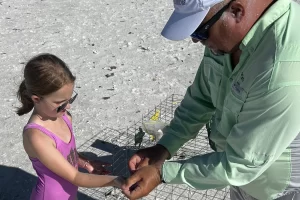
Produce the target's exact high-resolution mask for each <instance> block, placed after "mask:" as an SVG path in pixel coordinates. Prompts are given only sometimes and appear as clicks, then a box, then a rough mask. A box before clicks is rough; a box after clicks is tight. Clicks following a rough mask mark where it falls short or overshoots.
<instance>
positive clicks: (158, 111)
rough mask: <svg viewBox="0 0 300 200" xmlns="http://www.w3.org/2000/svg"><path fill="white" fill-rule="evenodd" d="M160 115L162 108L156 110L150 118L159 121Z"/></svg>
mask: <svg viewBox="0 0 300 200" xmlns="http://www.w3.org/2000/svg"><path fill="white" fill-rule="evenodd" d="M159 116H160V110H155V114H154V115H153V116H152V117H151V118H150V120H153V121H157V120H158V119H159Z"/></svg>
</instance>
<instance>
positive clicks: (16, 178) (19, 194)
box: [0, 165, 95, 200]
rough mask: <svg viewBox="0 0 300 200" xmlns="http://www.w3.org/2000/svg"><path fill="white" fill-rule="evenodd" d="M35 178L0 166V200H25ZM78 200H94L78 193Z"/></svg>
mask: <svg viewBox="0 0 300 200" xmlns="http://www.w3.org/2000/svg"><path fill="white" fill-rule="evenodd" d="M36 181H37V177H36V176H33V175H32V174H29V173H27V172H26V171H24V170H22V169H19V168H16V167H9V166H4V165H0V200H27V199H29V198H30V194H31V190H32V188H33V187H34V186H35V184H36ZM78 200H95V199H94V198H92V197H89V196H87V195H85V194H83V193H80V192H78Z"/></svg>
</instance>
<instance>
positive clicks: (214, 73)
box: [204, 57, 224, 107]
mask: <svg viewBox="0 0 300 200" xmlns="http://www.w3.org/2000/svg"><path fill="white" fill-rule="evenodd" d="M204 66H205V67H204V70H205V76H206V77H207V80H208V86H209V90H210V95H211V100H212V103H213V105H214V106H215V107H218V105H217V103H218V98H219V92H220V84H221V80H222V73H223V69H224V65H222V64H221V63H220V62H218V61H216V60H214V59H212V58H209V57H205V58H204Z"/></svg>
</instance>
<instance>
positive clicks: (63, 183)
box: [17, 54, 123, 200]
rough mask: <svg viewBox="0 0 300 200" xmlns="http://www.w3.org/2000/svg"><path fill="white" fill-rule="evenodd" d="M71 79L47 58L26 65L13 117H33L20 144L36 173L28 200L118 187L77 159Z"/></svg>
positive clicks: (68, 199) (69, 198)
mask: <svg viewBox="0 0 300 200" xmlns="http://www.w3.org/2000/svg"><path fill="white" fill-rule="evenodd" d="M74 81H75V77H74V76H73V75H72V73H71V71H70V70H69V68H68V67H67V65H66V64H65V63H64V62H63V61H62V60H61V59H59V58H58V57H56V56H54V55H51V54H41V55H38V56H36V57H34V58H32V59H31V60H29V62H28V63H27V64H26V66H25V70H24V80H23V81H22V83H21V85H20V87H19V90H18V98H19V100H20V102H21V103H22V106H21V107H20V108H18V110H17V114H18V115H24V114H26V113H28V112H30V111H31V110H32V109H33V111H32V114H31V116H30V118H29V121H28V123H27V124H26V126H25V127H24V131H23V145H24V149H25V151H26V153H27V154H28V156H29V158H30V160H31V162H32V165H33V168H34V169H35V171H36V173H37V175H38V181H37V185H36V186H35V188H34V189H33V191H32V194H31V200H46V199H49V200H53V199H59V200H74V199H76V194H77V190H78V186H80V187H105V186H115V187H119V188H120V187H121V184H122V181H123V180H122V178H120V177H116V176H108V175H97V174H88V173H81V172H79V171H78V167H81V168H85V169H87V170H88V171H89V172H90V173H93V172H98V174H99V173H100V174H105V172H106V171H105V170H104V168H102V166H100V167H99V165H98V164H99V163H98V164H97V163H95V162H89V161H88V160H86V159H85V158H83V157H81V156H79V155H78V153H77V151H76V145H75V138H74V134H73V129H72V118H71V115H70V113H69V112H68V111H67V109H70V104H71V103H72V102H73V101H75V99H76V97H77V95H78V94H77V93H76V91H74Z"/></svg>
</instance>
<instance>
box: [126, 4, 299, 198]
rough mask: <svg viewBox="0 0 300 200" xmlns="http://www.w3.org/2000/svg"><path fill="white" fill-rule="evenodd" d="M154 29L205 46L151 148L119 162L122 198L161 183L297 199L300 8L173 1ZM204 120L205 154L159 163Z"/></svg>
mask: <svg viewBox="0 0 300 200" xmlns="http://www.w3.org/2000/svg"><path fill="white" fill-rule="evenodd" d="M174 4H175V11H174V13H173V14H172V16H171V17H170V19H169V21H168V23H167V24H166V26H165V28H164V29H163V31H162V35H163V36H164V37H166V38H168V39H171V40H182V39H184V38H187V37H189V36H191V37H192V40H193V42H195V43H197V42H201V43H202V44H203V45H205V46H206V50H205V53H204V57H203V60H202V62H201V64H200V67H199V69H198V72H197V75H196V77H195V80H194V82H193V84H192V85H191V86H190V87H189V88H188V89H187V92H186V95H185V97H184V99H183V101H182V103H181V105H180V106H179V107H178V108H177V109H176V111H175V116H174V119H173V120H172V121H171V123H170V125H169V126H168V127H166V128H165V129H164V135H163V137H162V138H161V139H160V141H159V142H158V144H157V145H155V146H153V147H150V148H146V149H143V150H140V151H139V152H137V154H135V155H134V156H133V157H132V158H131V159H130V161H129V167H130V169H131V170H132V172H133V174H132V176H131V177H129V178H128V180H127V182H126V184H125V185H124V186H123V191H124V193H125V195H126V196H127V197H129V198H130V199H137V198H140V197H142V196H145V195H147V194H148V193H149V192H151V190H153V189H154V188H155V187H156V186H157V185H159V184H160V183H161V182H162V181H163V182H166V183H167V184H187V185H189V186H191V187H194V188H196V189H200V190H206V189H211V188H224V187H226V186H230V196H231V199H235V200H241V199H251V200H253V199H261V200H268V199H279V200H290V199H299V200H300V195H299V192H300V134H299V132H300V28H299V27H300V26H299V25H300V22H299V20H300V6H299V5H298V4H297V3H295V2H294V1H290V0H277V1H273V0H224V1H222V0H174ZM210 119H212V123H211V133H210V135H209V139H210V144H211V147H212V148H213V149H214V150H215V151H214V152H213V153H208V154H203V155H199V156H195V157H192V158H190V159H187V160H180V161H166V159H169V158H170V157H172V156H173V155H174V153H175V152H176V151H177V150H178V149H179V148H180V147H181V146H182V145H183V144H184V143H185V142H187V141H188V140H190V139H192V138H194V137H195V136H196V135H197V134H198V132H199V130H200V128H202V127H203V125H205V124H206V123H207V122H208V121H209V120H210Z"/></svg>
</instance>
